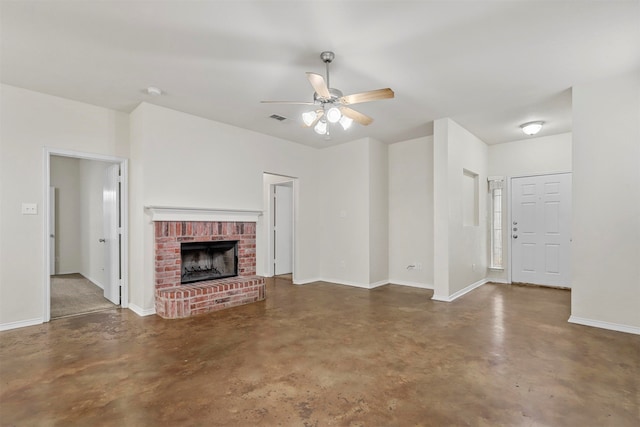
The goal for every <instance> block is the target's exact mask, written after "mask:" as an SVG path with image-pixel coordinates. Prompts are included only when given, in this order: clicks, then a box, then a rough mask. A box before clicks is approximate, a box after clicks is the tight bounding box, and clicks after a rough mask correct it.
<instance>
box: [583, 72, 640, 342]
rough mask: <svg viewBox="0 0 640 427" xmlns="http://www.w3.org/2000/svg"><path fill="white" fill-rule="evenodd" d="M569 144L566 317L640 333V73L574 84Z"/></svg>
mask: <svg viewBox="0 0 640 427" xmlns="http://www.w3.org/2000/svg"><path fill="white" fill-rule="evenodd" d="M573 139H574V144H573V223H572V227H573V247H572V276H573V277H572V292H571V320H572V321H576V322H578V323H586V324H594V323H595V325H596V326H600V327H612V328H614V329H621V330H627V331H630V332H635V333H638V334H640V262H639V261H640V75H639V74H638V73H634V74H630V75H625V76H620V77H618V78H613V79H608V80H603V81H597V82H592V83H588V84H582V85H578V86H575V87H574V88H573ZM625 328H626V329H625Z"/></svg>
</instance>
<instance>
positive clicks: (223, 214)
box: [144, 206, 262, 222]
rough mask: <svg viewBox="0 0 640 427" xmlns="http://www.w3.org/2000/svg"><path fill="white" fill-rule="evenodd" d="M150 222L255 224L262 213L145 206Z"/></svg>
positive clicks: (242, 210)
mask: <svg viewBox="0 0 640 427" xmlns="http://www.w3.org/2000/svg"><path fill="white" fill-rule="evenodd" d="M144 208H145V210H146V211H147V212H149V213H150V214H151V220H152V221H217V222H257V221H258V218H259V217H260V216H262V211H252V210H245V209H210V208H193V207H176V206H145V207H144Z"/></svg>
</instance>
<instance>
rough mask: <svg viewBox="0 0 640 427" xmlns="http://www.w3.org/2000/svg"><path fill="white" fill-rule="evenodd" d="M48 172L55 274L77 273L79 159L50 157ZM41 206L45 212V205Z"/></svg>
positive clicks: (79, 252) (79, 206)
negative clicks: (52, 197)
mask: <svg viewBox="0 0 640 427" xmlns="http://www.w3.org/2000/svg"><path fill="white" fill-rule="evenodd" d="M50 173H51V186H52V187H55V188H56V208H55V211H56V212H55V216H56V224H55V231H54V235H55V242H56V243H55V245H56V248H55V250H56V255H55V260H56V263H55V264H56V271H55V273H56V274H69V273H79V272H80V270H82V251H81V248H80V242H81V240H82V239H81V236H82V231H81V227H80V225H81V218H82V214H81V202H80V200H81V196H80V182H81V180H80V160H79V159H75V158H72V157H62V156H52V157H51V165H50ZM42 209H43V211H42V212H44V206H42ZM52 274H53V273H52Z"/></svg>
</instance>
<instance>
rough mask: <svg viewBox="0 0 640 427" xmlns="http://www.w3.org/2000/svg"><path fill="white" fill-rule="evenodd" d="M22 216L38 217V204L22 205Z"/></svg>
mask: <svg viewBox="0 0 640 427" xmlns="http://www.w3.org/2000/svg"><path fill="white" fill-rule="evenodd" d="M22 215H38V204H37V203H23V204H22Z"/></svg>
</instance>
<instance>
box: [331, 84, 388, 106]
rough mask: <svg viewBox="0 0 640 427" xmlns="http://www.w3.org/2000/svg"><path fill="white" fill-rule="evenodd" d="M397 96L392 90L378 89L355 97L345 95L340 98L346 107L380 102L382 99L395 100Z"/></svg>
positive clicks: (356, 94) (355, 94) (354, 95)
mask: <svg viewBox="0 0 640 427" xmlns="http://www.w3.org/2000/svg"><path fill="white" fill-rule="evenodd" d="M394 96H395V94H394V93H393V91H392V90H391V89H389V88H388V87H387V88H384V89H376V90H370V91H368V92H361V93H354V94H353V95H345V96H343V97H341V98H340V103H341V104H344V105H351V104H359V103H361V102H371V101H378V100H380V99H389V98H393V97H394Z"/></svg>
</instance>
